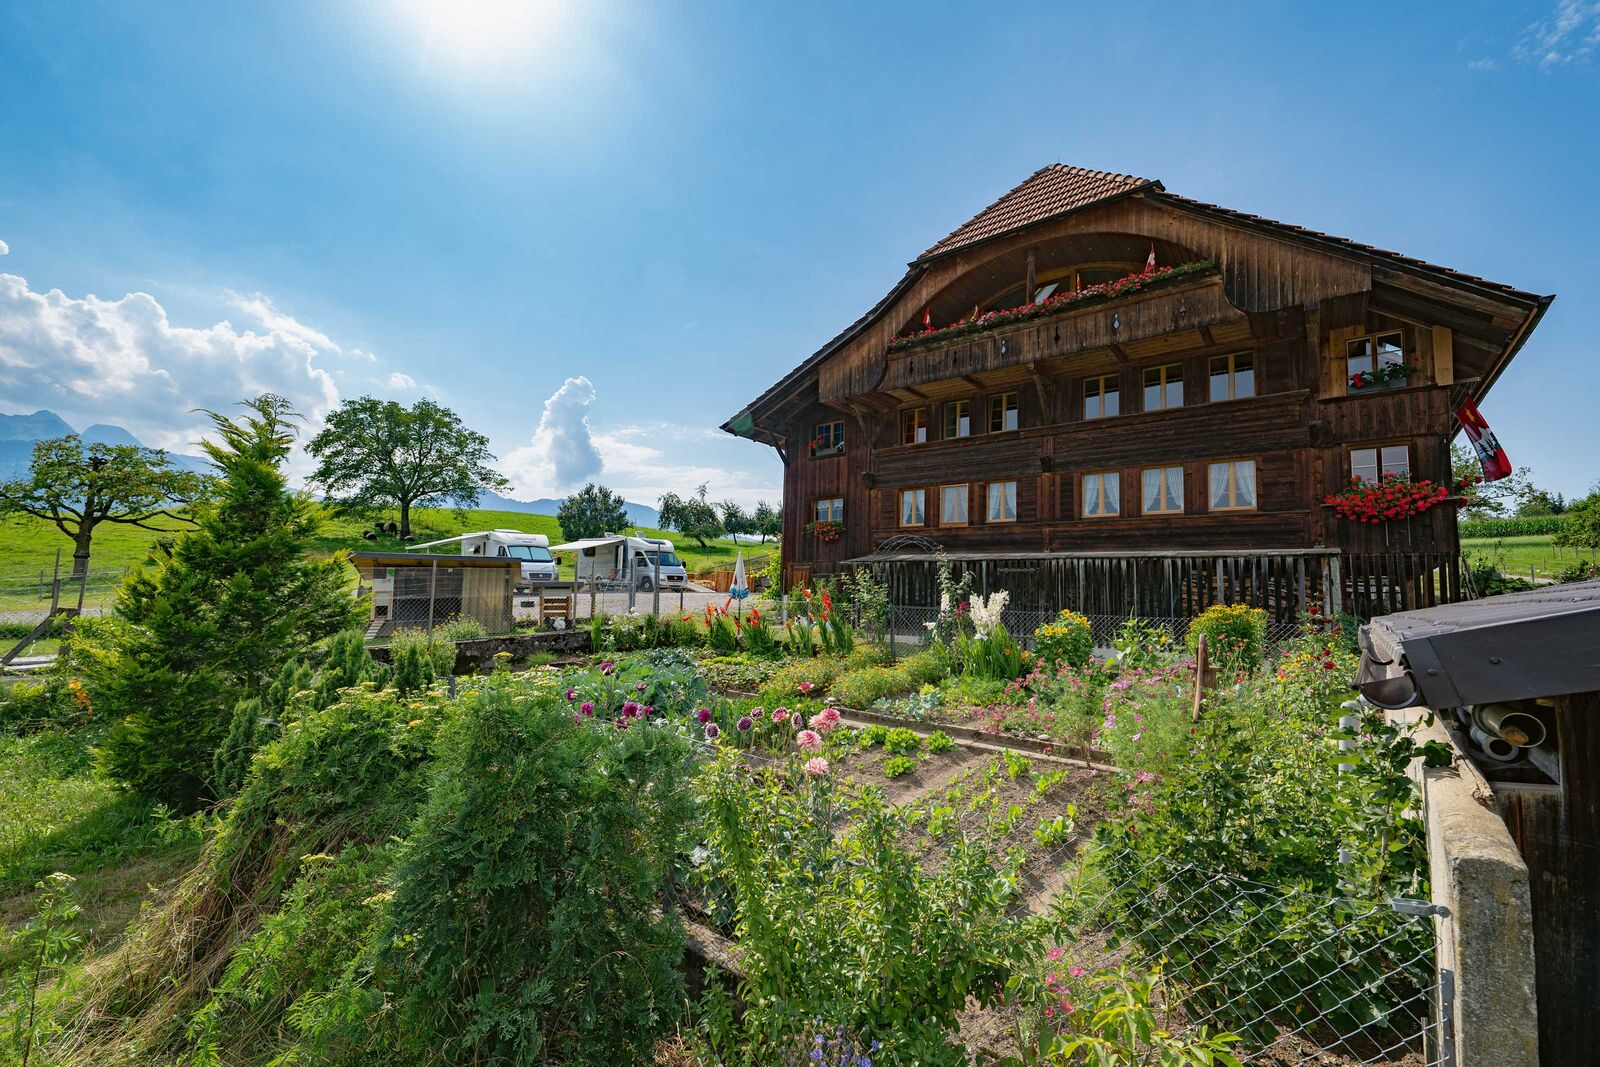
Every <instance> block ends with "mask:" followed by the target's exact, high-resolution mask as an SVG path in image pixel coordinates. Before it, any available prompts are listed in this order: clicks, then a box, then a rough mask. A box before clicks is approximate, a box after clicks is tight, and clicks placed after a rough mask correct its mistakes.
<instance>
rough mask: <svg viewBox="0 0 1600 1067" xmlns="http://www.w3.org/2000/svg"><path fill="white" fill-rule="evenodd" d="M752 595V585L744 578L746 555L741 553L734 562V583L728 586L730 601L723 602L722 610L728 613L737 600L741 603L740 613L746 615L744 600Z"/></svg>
mask: <svg viewBox="0 0 1600 1067" xmlns="http://www.w3.org/2000/svg"><path fill="white" fill-rule="evenodd" d="M749 595H750V583H749V581H747V580H746V579H745V576H744V553H743V552H742V551H741V552H740V553H739V554H738V556H736V557H734V561H733V581H732V582H731V583H730V584H729V585H728V599H727V600H726V601H724V602H723V605H722V610H723V611H727V610H728V605H729V604H731V603H733V602H734V601H735V600H737V601H739V613H740V614H741V615H743V614H744V598H745V597H747V596H749Z"/></svg>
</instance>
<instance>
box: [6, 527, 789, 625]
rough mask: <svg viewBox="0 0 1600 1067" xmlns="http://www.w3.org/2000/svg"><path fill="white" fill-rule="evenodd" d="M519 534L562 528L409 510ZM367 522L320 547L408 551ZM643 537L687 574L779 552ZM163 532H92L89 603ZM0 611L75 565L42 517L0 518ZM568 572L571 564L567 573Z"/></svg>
mask: <svg viewBox="0 0 1600 1067" xmlns="http://www.w3.org/2000/svg"><path fill="white" fill-rule="evenodd" d="M499 528H505V529H511V530H522V531H523V532H525V533H538V534H544V535H545V536H546V537H549V538H550V543H551V544H560V543H561V541H562V540H563V538H562V536H561V527H560V525H559V524H558V523H557V522H556V520H555V517H554V516H551V515H529V514H526V513H523V512H517V511H482V510H475V511H467V512H464V513H461V515H460V516H459V517H458V515H457V513H456V512H453V511H451V510H449V509H448V508H422V509H419V510H417V511H414V512H412V530H413V532H414V533H415V534H416V537H417V540H418V541H419V542H420V541H433V540H437V539H438V538H441V537H452V536H454V535H456V534H460V533H466V532H468V531H469V530H493V529H499ZM365 529H367V525H366V524H365V523H362V522H358V521H356V520H353V519H337V520H334V521H333V522H332V523H331V524H330V525H329V527H328V531H327V533H326V534H325V535H324V536H323V537H321V538H319V539H318V540H317V542H316V546H317V547H318V548H320V549H323V550H325V551H330V552H331V551H333V550H335V549H340V548H347V549H350V550H352V551H357V550H362V549H373V548H404V547H405V545H404V544H403V543H402V542H401V541H400V540H399V539H398V538H393V537H385V538H380V539H379V540H377V541H367V540H365V539H364V538H363V537H362V536H361V534H362V531H364V530H365ZM638 532H639V533H641V534H643V535H644V536H646V537H665V538H667V539H669V540H670V541H672V543H673V546H674V547H675V548H676V549H677V551H678V554H679V555H680V556H682V557H683V559H684V562H685V564H686V565H687V566H688V568H689V570H690V572H691V573H692V572H698V571H709V570H714V569H715V568H717V567H722V566H732V565H733V561H734V555H735V553H736V552H738V551H739V550H740V549H742V550H743V551H744V554H745V560H746V562H747V563H748V562H750V561H751V560H752V559H754V558H755V557H757V556H761V555H764V554H767V553H771V552H774V551H776V550H777V545H776V544H775V543H773V542H768V543H767V544H765V545H759V544H756V545H751V544H743V545H735V544H734V543H733V542H732V541H727V540H716V541H712V542H710V543H709V544H708V545H707V547H705V548H701V547H700V546H699V545H697V544H695V543H694V541H692V540H690V539H688V538H685V537H683V536H682V535H680V534H675V533H672V532H670V531H661V530H646V529H640V530H639V531H638ZM157 536H158V535H156V534H154V533H151V532H150V531H148V530H141V529H138V528H137V527H132V526H114V525H109V524H107V525H102V526H101V527H100V528H99V529H98V530H96V531H95V537H94V556H93V559H92V560H91V563H90V569H91V583H90V593H89V598H88V599H89V600H90V601H91V602H99V601H101V600H103V599H105V596H106V595H107V592H108V589H109V587H110V586H111V585H112V584H114V583H115V582H116V581H117V580H119V579H120V578H121V576H122V574H123V572H124V571H125V570H127V568H129V567H131V566H133V565H134V564H136V563H138V562H139V561H140V560H141V559H142V558H143V557H144V554H145V550H146V549H147V548H148V547H149V545H150V542H151V541H153V540H154V539H155V538H156V537H157ZM0 546H4V551H3V552H0V611H3V610H6V609H8V608H9V609H17V608H30V607H38V606H41V605H42V604H43V603H44V602H45V601H44V600H42V599H41V589H42V588H44V589H47V586H42V585H41V576H42V577H43V578H44V579H48V578H49V576H50V573H51V570H52V568H53V567H54V566H55V556H56V550H57V549H60V550H61V568H62V572H63V573H66V572H67V571H68V570H69V568H70V566H71V562H72V541H71V540H70V539H68V538H67V537H66V536H64V535H63V534H62V533H61V532H60V531H59V530H57V529H56V528H55V527H54V526H52V525H50V524H49V523H47V522H44V521H43V520H41V519H35V518H31V517H28V516H20V517H13V518H8V519H0ZM564 573H566V574H570V573H571V564H570V563H569V564H568V565H567V566H566V567H565V568H564Z"/></svg>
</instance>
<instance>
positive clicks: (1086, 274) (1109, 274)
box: [1078, 267, 1137, 289]
mask: <svg viewBox="0 0 1600 1067" xmlns="http://www.w3.org/2000/svg"><path fill="white" fill-rule="evenodd" d="M1136 269H1137V268H1133V267H1085V268H1084V269H1082V270H1080V271H1078V288H1079V289H1086V288H1088V287H1089V286H1091V285H1104V284H1105V283H1106V282H1114V281H1118V280H1120V279H1122V278H1126V277H1127V276H1128V275H1130V274H1132V273H1134V271H1135V270H1136Z"/></svg>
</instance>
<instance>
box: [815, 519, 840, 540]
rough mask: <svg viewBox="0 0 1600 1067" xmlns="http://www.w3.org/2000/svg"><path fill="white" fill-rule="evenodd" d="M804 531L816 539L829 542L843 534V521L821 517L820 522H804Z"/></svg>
mask: <svg viewBox="0 0 1600 1067" xmlns="http://www.w3.org/2000/svg"><path fill="white" fill-rule="evenodd" d="M806 533H808V534H813V535H815V536H816V539H817V540H818V541H823V542H827V543H831V542H834V541H837V540H839V538H841V537H843V536H844V523H842V522H830V521H829V520H827V519H823V520H821V521H820V522H808V523H806Z"/></svg>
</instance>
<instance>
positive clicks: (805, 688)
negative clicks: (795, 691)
mask: <svg viewBox="0 0 1600 1067" xmlns="http://www.w3.org/2000/svg"><path fill="white" fill-rule="evenodd" d="M816 687H817V686H816V683H814V682H801V683H800V693H801V695H802V696H804V695H805V694H806V693H809V692H811V691H812V690H813V689H815V688H816Z"/></svg>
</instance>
